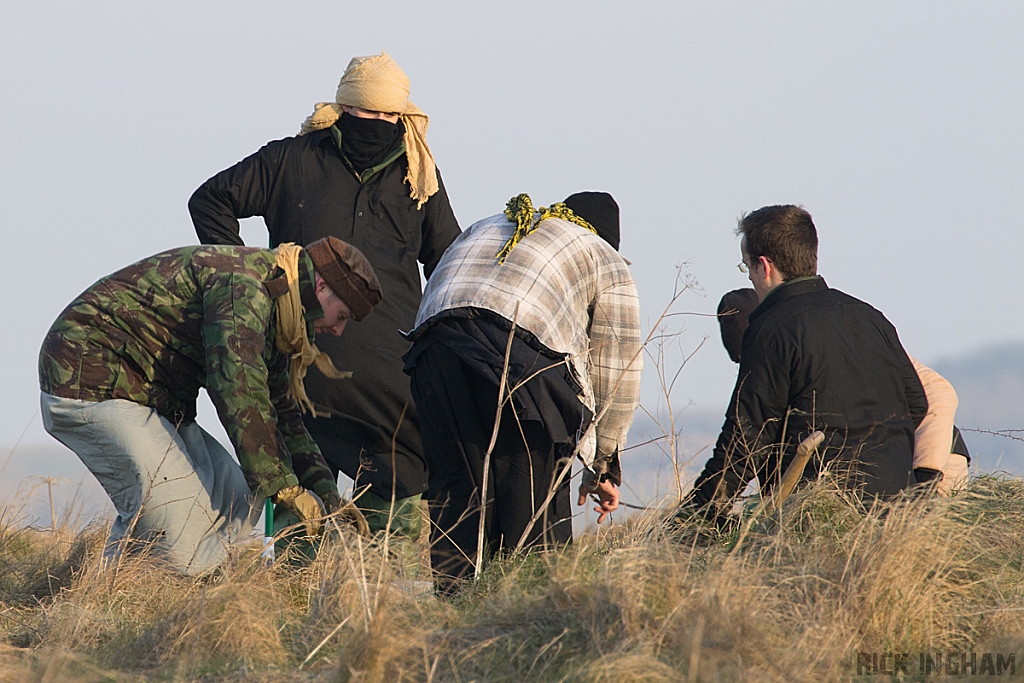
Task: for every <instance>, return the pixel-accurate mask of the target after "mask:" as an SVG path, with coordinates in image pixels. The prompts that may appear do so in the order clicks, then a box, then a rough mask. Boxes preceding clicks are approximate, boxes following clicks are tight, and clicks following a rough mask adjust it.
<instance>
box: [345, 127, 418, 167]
mask: <svg viewBox="0 0 1024 683" xmlns="http://www.w3.org/2000/svg"><path fill="white" fill-rule="evenodd" d="M335 125H337V126H338V130H340V131H341V151H342V153H343V154H344V155H345V158H346V159H348V160H349V162H350V163H351V164H352V168H354V169H355V170H356V173H362V172H363V171H365V170H366V169H368V168H371V167H373V166H376V165H377V164H379V163H380V162H382V161H384V159H386V158H387V156H388V155H389V154H391V153H392V152H393V151H395V148H397V147H398V145H400V144H401V142H402V137H403V136H404V135H405V124H403V123H402V120H401V119H399V120H398V122H397V123H389V122H387V121H384V120H382V119H361V118H359V117H358V116H352V115H351V114H349V113H347V112H346V113H343V114H342V115H341V118H339V119H338V123H337V124H335Z"/></svg>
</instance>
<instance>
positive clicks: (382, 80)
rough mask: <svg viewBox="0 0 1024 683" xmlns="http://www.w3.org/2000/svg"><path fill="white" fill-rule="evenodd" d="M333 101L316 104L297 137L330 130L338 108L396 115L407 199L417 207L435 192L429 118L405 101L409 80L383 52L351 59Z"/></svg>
mask: <svg viewBox="0 0 1024 683" xmlns="http://www.w3.org/2000/svg"><path fill="white" fill-rule="evenodd" d="M334 100H335V101H334V102H318V103H317V104H316V105H314V108H313V113H312V114H310V115H309V117H308V118H306V120H305V121H304V122H303V124H302V129H301V130H300V131H299V135H305V134H306V133H312V132H313V131H317V130H323V129H324V128H330V127H331V126H332V125H334V122H335V121H337V120H338V118H340V117H341V113H342V109H341V105H345V106H348V107H359V108H360V109H366V110H369V111H381V112H384V113H386V114H398V115H399V116H400V117H401V119H402V123H404V124H405V137H404V142H405V156H406V159H407V160H408V162H409V172H408V173H407V174H406V176H405V180H406V182H408V183H409V196H411V197H412V198H413V199H415V200H416V201H417V202H418V203H417V208H419V207H421V206H423V203H424V202H426V201H427V199H429V198H430V196H431V195H433V194H434V193H436V192H437V190H438V188H439V185H438V182H437V170H436V168H435V166H434V157H433V155H432V154H431V153H430V148H429V147H428V146H427V126H428V125H429V124H430V117H428V116H427V115H426V114H424V113H423V112H422V111H420V109H419V107H417V106H416V105H415V104H413V103H412V102H410V101H409V77H408V76H406V75H405V72H404V71H402V67H400V66H398V64H397V63H395V60H393V59H391V57H390V56H389V55H388V54H387V53H386V52H381V53H380V54H379V55H370V56H368V57H353V58H352V61H350V62H349V63H348V67H347V68H346V69H345V73H344V75H342V77H341V82H340V83H338V92H337V94H336V95H335V97H334Z"/></svg>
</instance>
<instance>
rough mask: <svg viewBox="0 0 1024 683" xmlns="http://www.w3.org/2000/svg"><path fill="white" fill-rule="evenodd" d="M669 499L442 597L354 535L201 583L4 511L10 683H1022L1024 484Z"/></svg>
mask: <svg viewBox="0 0 1024 683" xmlns="http://www.w3.org/2000/svg"><path fill="white" fill-rule="evenodd" d="M666 513H667V510H666V511H662V512H660V513H645V514H643V515H638V516H635V517H633V518H631V519H630V520H629V521H628V522H627V523H625V524H618V525H616V526H614V527H613V528H611V529H610V530H602V531H601V532H600V533H598V534H596V535H594V534H588V535H585V536H583V537H582V538H579V539H577V542H576V543H575V544H574V545H572V546H571V547H569V548H567V549H565V550H562V551H558V552H550V553H534V554H532V555H528V556H524V557H512V558H506V559H503V560H501V561H496V562H493V563H491V564H490V565H489V568H488V569H487V570H486V571H485V573H484V575H483V577H482V578H481V580H480V581H479V582H477V583H476V584H474V585H473V586H471V587H470V588H468V589H467V591H466V592H465V593H464V594H463V595H462V596H461V597H459V598H458V599H456V600H454V601H447V600H441V599H438V598H435V597H433V596H430V595H427V596H424V595H420V596H416V595H412V594H409V593H406V592H405V591H403V590H402V584H401V583H400V582H396V581H395V580H394V577H393V575H392V569H391V567H390V565H389V563H388V562H387V561H386V560H384V559H382V557H381V554H380V552H379V551H378V550H377V549H376V548H374V547H371V546H369V545H367V543H366V542H365V541H364V540H363V539H361V538H359V537H357V536H355V535H351V536H349V535H345V536H343V537H341V538H340V539H339V540H338V541H337V542H336V543H334V544H333V545H332V546H331V547H330V548H329V549H328V550H327V551H326V552H325V553H323V554H322V556H321V557H320V558H319V559H318V560H317V561H316V562H315V563H314V564H313V565H312V566H310V567H307V568H304V569H298V570H297V569H289V568H287V567H285V566H282V565H280V564H279V565H278V566H273V567H266V566H264V565H263V564H261V562H260V560H259V557H258V553H259V548H258V546H257V545H252V546H250V547H245V548H241V549H240V550H239V554H238V556H237V557H236V558H235V559H234V560H233V561H232V562H231V563H230V564H229V565H228V566H226V567H225V569H224V572H223V573H222V574H219V575H218V576H216V577H213V578H207V579H189V578H185V577H181V576H177V575H174V574H172V573H168V572H166V571H163V570H162V569H161V568H160V567H159V566H157V565H156V564H155V563H154V562H153V561H151V560H149V559H147V558H145V557H134V556H133V557H130V558H125V559H122V560H121V561H120V563H119V564H117V565H116V566H113V567H109V568H107V569H104V570H101V569H100V567H99V562H98V557H99V553H100V551H101V549H102V542H103V539H104V537H105V530H103V529H99V528H87V529H86V530H84V531H80V532H72V531H70V530H69V529H68V528H60V527H58V528H56V529H46V530H38V529H33V528H29V527H25V526H21V525H19V523H18V520H17V517H16V510H13V509H10V508H7V509H3V512H2V513H0V635H2V643H0V680H2V681H47V682H49V681H53V682H55V683H56V682H69V683H76V682H86V681H89V682H92V681H367V682H370V681H461V682H464V683H468V682H469V681H509V682H511V681H529V682H531V683H533V682H537V683H539V682H541V681H593V682H597V681H637V682H640V681H645V682H651V683H654V682H661V681H849V680H865V681H868V680H870V681H876V680H887V679H889V678H890V676H888V675H887V674H884V673H881V672H882V671H895V672H896V673H898V674H900V675H899V678H893V680H933V679H935V677H938V679H940V680H944V681H950V680H977V679H978V676H984V677H985V678H989V677H990V673H991V674H992V675H999V676H1001V678H1000V679H999V680H1022V679H1024V480H1017V479H996V478H987V477H982V478H979V479H977V480H975V481H973V482H972V484H971V485H970V488H969V489H968V490H966V491H964V492H961V493H960V494H958V495H957V496H955V497H954V498H952V499H935V498H930V497H925V496H918V497H913V498H909V499H907V500H903V501H899V502H896V503H893V504H890V505H885V506H878V507H876V508H875V509H872V510H870V511H866V510H864V509H862V508H861V507H860V505H859V504H858V503H856V502H855V501H854V500H852V499H850V498H849V497H848V496H846V495H845V494H843V493H841V492H839V491H838V490H836V489H835V488H834V487H832V486H830V485H829V484H828V482H819V483H818V484H815V485H813V486H810V487H808V488H806V489H803V490H801V491H799V492H798V493H797V494H795V495H794V496H793V497H792V498H791V499H790V500H789V501H787V503H786V505H785V507H784V508H783V510H782V511H781V516H778V517H775V518H766V519H762V520H754V521H753V523H751V524H748V525H746V526H745V527H743V528H742V529H741V530H737V531H734V532H731V533H730V534H727V535H725V536H720V537H711V536H708V535H706V534H702V533H699V532H700V530H699V529H697V528H696V527H684V528H683V529H681V530H679V529H676V530H674V531H672V532H670V531H669V528H668V527H666V525H665V524H663V523H662V522H661V519H662V518H663V517H664V516H665V514H666ZM940 655H941V658H938V657H939V656H940ZM925 656H927V657H928V660H927V664H928V665H932V664H934V665H935V666H936V670H932V671H931V672H930V673H929V674H928V675H925V673H924V671H923V670H922V669H921V666H922V665H924V664H925V659H924V657H925ZM872 657H873V658H874V659H872ZM897 657H899V659H897ZM971 657H974V660H973V661H975V662H977V664H976V666H974V667H971V666H970V662H971V661H972V660H971ZM879 662H880V663H881V664H880V668H879V669H878V671H879V672H878V673H875V671H876V669H874V668H873V667H877V666H879ZM963 663H967V671H966V673H965V672H964V671H963V670H962V668H963V667H962V666H961V665H962V664H963ZM954 665H955V666H954ZM947 667H951V668H947ZM989 667H991V668H992V671H991V672H990V671H989ZM996 668H998V672H997V671H995V669H996ZM952 671H957V673H951V672H952Z"/></svg>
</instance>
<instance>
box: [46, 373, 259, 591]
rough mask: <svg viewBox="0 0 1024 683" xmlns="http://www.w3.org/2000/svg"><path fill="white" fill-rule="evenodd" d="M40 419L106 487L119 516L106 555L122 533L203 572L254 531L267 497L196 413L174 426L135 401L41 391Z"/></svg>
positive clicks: (177, 565) (111, 555) (116, 548)
mask: <svg viewBox="0 0 1024 683" xmlns="http://www.w3.org/2000/svg"><path fill="white" fill-rule="evenodd" d="M40 404H41V408H42V418H43V426H44V427H45V428H46V431H47V432H49V433H50V435H51V436H53V437H54V438H55V439H57V440H58V441H60V442H61V443H62V444H64V445H65V446H67V447H68V448H70V449H71V450H73V451H74V452H75V453H76V454H77V455H78V457H79V458H80V459H81V461H82V463H83V464H85V466H86V467H87V468H88V469H89V471H90V472H92V473H93V475H94V476H95V477H96V479H97V480H98V481H99V483H100V485H101V486H102V487H103V490H104V491H106V492H107V495H108V496H110V500H111V502H113V504H114V509H115V510H116V511H117V518H116V519H115V520H114V523H113V526H112V527H111V529H110V538H109V540H108V541H107V548H106V550H105V552H104V556H105V557H106V558H107V559H108V560H113V559H116V558H117V556H118V555H119V554H120V552H121V549H122V548H123V547H124V546H125V543H126V542H127V541H128V540H138V541H143V542H145V543H147V544H150V545H151V552H152V553H153V554H154V555H155V556H158V557H160V558H162V559H163V560H165V561H166V562H167V563H168V564H169V565H170V566H171V567H173V568H174V569H176V570H177V571H179V572H182V573H184V574H191V575H194V574H202V573H204V572H207V571H209V570H211V569H213V568H215V567H217V566H218V565H220V564H221V563H222V562H223V561H224V560H225V558H226V557H227V551H228V548H229V547H230V546H231V544H232V543H234V542H236V541H238V540H244V539H246V538H248V537H249V535H250V534H251V533H252V529H253V526H254V525H255V524H256V522H257V521H258V519H259V516H260V512H261V507H262V503H263V501H262V500H260V501H256V500H253V499H252V494H251V493H250V491H249V486H248V484H246V482H245V477H244V476H243V474H242V469H241V468H240V467H239V466H238V463H237V462H236V461H235V460H234V458H232V457H231V455H230V454H229V453H228V452H227V451H226V450H225V449H224V447H223V446H221V445H220V443H219V442H218V441H217V440H216V439H214V438H213V437H212V436H210V435H209V434H208V433H207V432H206V431H205V430H203V428H202V427H200V426H199V425H198V424H196V423H195V422H190V423H188V424H183V425H179V426H175V425H174V424H173V423H171V422H170V421H169V420H167V419H166V418H164V417H161V416H160V415H159V414H157V412H156V411H154V410H153V409H152V408H147V407H146V406H143V405H139V404H138V403H134V402H132V401H124V400H121V399H111V400H107V401H99V402H96V401H80V400H76V399H68V398H60V397H57V396H51V395H50V394H47V393H43V394H42V396H41V397H40Z"/></svg>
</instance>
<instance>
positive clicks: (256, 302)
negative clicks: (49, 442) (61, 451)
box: [39, 238, 381, 574]
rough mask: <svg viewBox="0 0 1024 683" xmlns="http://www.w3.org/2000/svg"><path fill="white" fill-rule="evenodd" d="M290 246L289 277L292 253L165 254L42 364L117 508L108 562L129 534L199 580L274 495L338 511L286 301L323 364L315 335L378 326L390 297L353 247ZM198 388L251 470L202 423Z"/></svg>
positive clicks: (48, 400) (130, 274)
mask: <svg viewBox="0 0 1024 683" xmlns="http://www.w3.org/2000/svg"><path fill="white" fill-rule="evenodd" d="M285 248H290V249H291V250H292V251H291V252H289V253H290V254H291V259H292V260H291V262H290V263H291V265H290V269H291V273H286V271H287V270H288V269H289V267H288V266H286V268H285V270H282V265H285V264H284V263H283V262H282V261H281V258H282V254H280V253H279V251H280V250H273V251H271V250H266V249H258V248H249V247H223V246H221V247H214V246H193V247H182V248H178V249H172V250H170V251H166V252H163V253H160V254H157V255H155V256H152V257H150V258H147V259H144V260H142V261H139V262H137V263H134V264H132V265H130V266H127V267H126V268H124V269H122V270H120V271H118V272H116V273H114V274H112V275H109V276H107V277H105V278H103V279H101V280H99V281H98V282H97V283H96V284H94V285H92V286H91V287H90V288H89V289H87V290H86V291H85V292H84V293H82V294H81V295H80V296H79V297H78V298H77V299H75V300H74V301H73V302H71V304H70V305H69V306H68V307H67V308H66V309H65V310H64V311H63V313H61V315H60V317H59V318H58V319H57V321H56V322H54V324H53V326H52V327H51V328H50V331H49V333H48V334H47V335H46V339H45V341H44V342H43V347H42V350H41V352H40V358H39V381H40V388H41V390H42V398H41V402H42V415H43V423H44V426H45V427H46V429H47V431H48V432H50V434H52V435H53V436H54V437H55V438H57V439H58V440H59V441H61V442H62V443H64V444H65V445H66V446H68V447H69V448H71V449H72V450H74V451H75V452H76V453H77V454H78V456H79V457H80V458H81V459H82V461H83V462H84V463H85V465H86V466H87V467H88V468H89V470H90V471H92V472H93V474H94V475H95V476H96V478H97V479H98V480H99V482H100V484H101V485H102V486H103V487H104V489H105V490H106V492H107V493H108V495H109V496H110V498H111V500H112V502H113V503H114V507H115V509H116V511H117V519H116V520H115V522H114V525H113V528H112V529H111V536H110V540H109V542H108V548H107V553H106V554H107V556H108V557H114V556H116V555H117V554H118V553H119V552H120V548H121V546H122V544H121V541H122V539H129V538H130V539H137V540H142V541H147V542H151V543H152V544H153V550H154V553H156V554H158V555H160V556H162V557H163V558H164V559H166V560H167V561H168V562H169V563H170V564H171V566H173V567H174V568H176V569H177V570H179V571H182V572H185V573H188V574H198V573H202V572H205V571H207V570H209V569H211V568H213V567H216V566H217V565H219V564H220V563H221V562H222V561H223V560H224V558H225V553H226V549H227V546H228V544H229V543H230V542H231V541H233V540H235V539H238V538H245V537H246V536H248V535H249V533H250V532H251V530H252V527H253V525H254V524H255V522H256V520H257V519H258V517H259V514H260V509H261V504H262V501H263V499H264V498H267V497H272V498H273V499H274V500H275V502H276V503H278V504H279V505H284V506H286V507H288V508H289V509H290V510H292V511H293V512H295V513H296V514H297V515H298V516H299V518H300V519H302V520H313V519H315V518H316V517H318V516H321V515H322V513H323V507H322V506H321V503H320V501H322V502H323V504H324V505H326V508H327V510H333V509H334V508H336V507H337V506H338V505H339V504H340V502H341V499H340V496H339V494H338V488H337V484H336V482H335V480H334V477H333V476H332V475H331V472H330V469H329V468H328V467H327V465H326V464H325V462H324V460H323V457H322V456H321V454H320V451H319V449H318V448H317V445H316V443H315V442H314V441H313V440H312V439H311V438H310V436H309V434H308V432H307V431H306V428H305V426H304V425H303V421H302V418H301V414H300V407H299V403H298V401H297V398H298V399H305V393H304V390H303V389H302V383H301V375H304V372H305V367H304V365H302V364H301V363H300V366H301V367H300V370H299V371H294V370H292V369H290V367H289V365H290V364H291V366H292V368H295V367H296V366H295V363H296V362H298V361H297V360H296V358H298V356H299V355H300V354H298V353H297V351H298V349H294V350H295V351H296V353H289V352H285V351H292V350H293V349H289V348H288V347H287V346H282V341H281V340H282V339H284V338H285V337H281V339H279V337H280V336H281V335H282V330H288V328H287V327H284V325H285V323H283V322H282V318H283V316H282V314H281V310H285V309H283V308H282V307H283V306H285V304H284V303H282V302H287V301H288V300H289V297H291V299H290V301H292V302H293V305H292V306H291V307H290V308H288V309H287V310H294V311H295V313H294V314H293V316H294V319H293V320H292V329H293V330H297V331H298V333H297V334H296V335H293V336H297V337H298V338H299V341H300V345H301V346H303V347H304V348H305V349H306V350H307V351H309V353H310V358H312V357H314V356H315V355H316V353H318V352H317V351H316V347H315V346H312V339H313V335H314V331H318V332H328V333H331V334H334V335H335V336H337V335H339V334H341V331H342V330H343V329H344V327H345V324H346V322H347V320H348V319H350V318H352V319H355V320H362V319H363V318H365V317H366V315H368V314H369V312H370V311H371V310H372V308H373V306H374V305H375V304H376V303H377V302H379V301H380V298H381V295H380V286H379V283H378V282H377V279H376V276H375V274H374V272H373V269H372V267H371V266H370V265H369V262H367V261H366V259H365V257H363V255H362V253H361V252H359V251H358V250H357V249H355V248H354V247H352V246H351V245H348V244H346V243H344V242H342V241H341V240H338V239H336V238H325V239H324V240H319V241H318V242H315V243H313V244H310V245H309V246H307V247H306V248H305V249H299V248H297V247H294V246H291V245H288V246H287V247H282V248H281V249H285ZM289 276H290V277H289ZM307 340H308V341H307ZM308 362H309V361H307V362H306V364H308ZM293 372H295V374H296V376H298V377H299V379H300V381H299V382H298V385H297V388H296V384H295V382H293V381H292V377H291V374H292V373H293ZM200 388H205V389H206V391H207V393H208V394H209V396H210V398H211V400H212V401H213V404H214V406H215V407H216V409H217V414H218V416H219V418H220V420H221V422H222V423H223V425H224V427H225V429H226V431H227V434H228V437H229V438H230V440H231V443H232V445H233V446H234V450H235V453H236V455H237V457H238V462H237V463H236V462H235V461H234V460H233V459H232V458H231V457H230V455H229V454H228V453H227V451H225V450H224V448H223V447H222V446H220V444H219V443H218V442H217V441H216V440H215V439H213V437H211V436H210V435H209V434H208V433H206V432H205V431H204V430H203V429H202V428H201V427H199V426H198V425H197V424H196V422H195V417H196V398H197V397H198V394H199V389H200ZM297 394H298V396H296V395H297ZM307 400H308V399H307ZM239 465H241V467H239ZM310 492H312V493H314V494H315V496H314V495H311V494H310ZM317 497H318V498H319V499H318V498H317Z"/></svg>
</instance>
